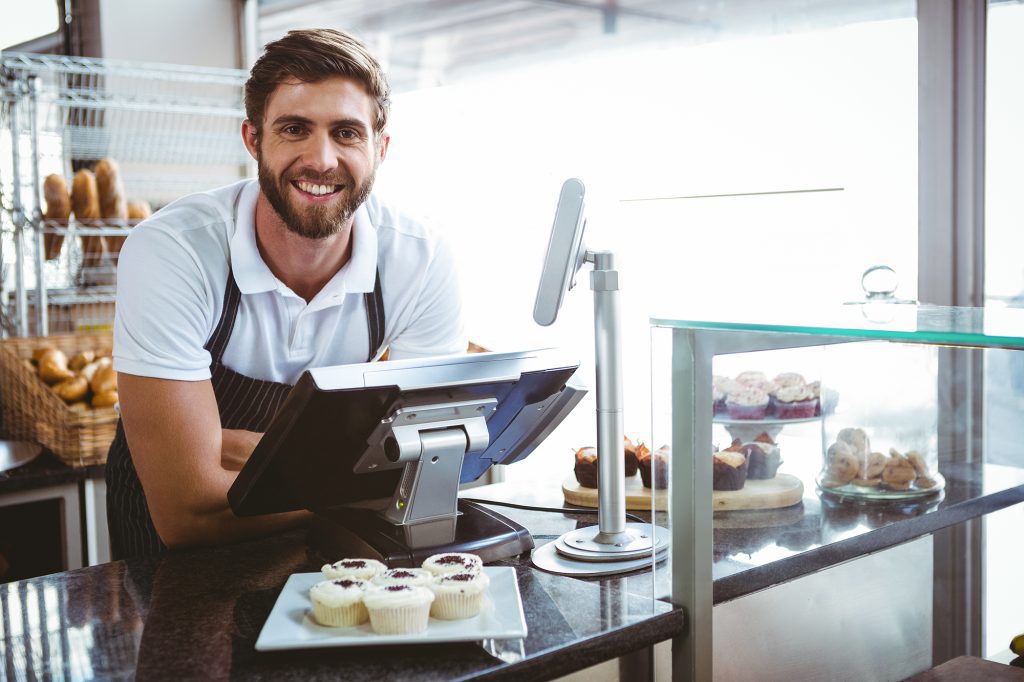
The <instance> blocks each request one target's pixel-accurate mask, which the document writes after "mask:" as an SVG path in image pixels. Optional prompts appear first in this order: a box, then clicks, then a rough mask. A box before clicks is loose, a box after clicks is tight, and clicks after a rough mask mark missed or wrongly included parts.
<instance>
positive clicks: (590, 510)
mask: <svg viewBox="0 0 1024 682" xmlns="http://www.w3.org/2000/svg"><path fill="white" fill-rule="evenodd" d="M459 499H460V500H465V501H466V502H476V503H477V504H493V505H495V506H498V507H512V508H513V509H525V510H527V511H539V512H553V513H556V514H564V513H566V512H572V513H573V514H581V513H582V514H596V513H597V512H598V510H597V509H594V508H592V507H535V506H533V505H529V504H519V503H517V502H498V501H496V500H481V499H479V498H476V497H460V498H459ZM626 518H627V519H629V520H631V521H636V522H637V523H648V521H647V520H646V519H642V518H640V517H639V516H637V515H636V514H630V513H629V512H626Z"/></svg>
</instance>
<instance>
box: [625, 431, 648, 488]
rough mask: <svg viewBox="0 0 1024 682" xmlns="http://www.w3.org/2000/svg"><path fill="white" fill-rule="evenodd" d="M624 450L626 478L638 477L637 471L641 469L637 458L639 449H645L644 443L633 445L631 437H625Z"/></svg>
mask: <svg viewBox="0 0 1024 682" xmlns="http://www.w3.org/2000/svg"><path fill="white" fill-rule="evenodd" d="M622 441H623V450H624V456H625V458H626V477H627V478H628V477H630V476H636V472H637V469H638V468H639V467H640V461H639V460H638V459H637V458H636V454H637V448H644V449H646V447H645V446H644V444H643V443H639V444H637V445H634V444H633V441H631V440H630V439H629V436H623V437H622Z"/></svg>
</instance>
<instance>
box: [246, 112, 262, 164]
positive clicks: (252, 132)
mask: <svg viewBox="0 0 1024 682" xmlns="http://www.w3.org/2000/svg"><path fill="white" fill-rule="evenodd" d="M258 136H259V129H258V128H257V127H256V126H254V125H253V124H252V122H251V121H250V120H249V119H245V120H244V121H242V142H243V143H244V144H245V148H246V149H248V150H249V156H251V157H252V158H253V159H255V160H257V161H258V160H259V158H258V154H257V153H256V138H257V137H258Z"/></svg>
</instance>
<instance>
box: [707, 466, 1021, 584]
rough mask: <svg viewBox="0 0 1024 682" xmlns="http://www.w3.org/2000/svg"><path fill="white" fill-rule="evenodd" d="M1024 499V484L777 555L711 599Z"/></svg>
mask: <svg viewBox="0 0 1024 682" xmlns="http://www.w3.org/2000/svg"><path fill="white" fill-rule="evenodd" d="M1020 502H1024V485H1020V486H1016V487H1014V488H1008V489H1006V490H1001V491H999V492H996V493H992V494H989V495H982V496H980V497H976V498H974V499H971V500H967V501H965V502H961V503H959V504H955V505H951V506H949V507H947V508H945V509H941V510H938V511H936V512H933V513H930V514H923V515H921V516H918V517H916V518H911V519H905V520H902V521H900V522H899V523H892V524H889V525H887V526H883V527H882V528H877V529H875V530H871V531H869V532H867V533H864V534H862V535H858V536H856V537H852V538H849V539H846V540H840V541H838V542H833V543H830V544H827V545H824V546H821V547H817V548H815V549H811V550H807V551H805V552H801V553H800V554H797V555H795V556H791V557H786V558H785V559H778V560H776V561H773V562H771V563H769V564H765V565H764V566H758V567H756V568H751V569H749V570H746V571H741V572H739V573H734V574H733V575H730V576H726V577H724V578H719V579H717V580H715V581H714V588H713V603H714V604H721V603H723V602H727V601H730V600H733V599H737V598H739V597H743V596H746V595H748V594H752V593H754V592H758V591H760V590H764V589H767V588H769V587H774V586H775V585H779V584H781V583H784V582H787V581H789V580H794V579H796V578H800V577H802V576H805V575H809V574H811V573H814V572H816V571H820V570H822V569H825V568H829V567H831V566H835V565H837V564H840V563H842V562H844V561H850V560H852V559H857V558H860V557H862V556H866V555H868V554H871V553H872V552H878V551H880V550H883V549H888V548H889V547H894V546H896V545H898V544H901V543H903V542H907V541H909V540H914V539H916V538H919V537H923V536H925V535H928V534H929V533H934V532H935V531H938V530H942V529H943V528H948V527H949V526H954V525H956V524H958V523H962V522H964V521H969V520H971V519H974V518H978V517H980V516H982V515H984V514H988V513H991V512H994V511H998V510H1000V509H1004V508H1006V507H1009V506H1012V505H1014V504H1018V503H1020Z"/></svg>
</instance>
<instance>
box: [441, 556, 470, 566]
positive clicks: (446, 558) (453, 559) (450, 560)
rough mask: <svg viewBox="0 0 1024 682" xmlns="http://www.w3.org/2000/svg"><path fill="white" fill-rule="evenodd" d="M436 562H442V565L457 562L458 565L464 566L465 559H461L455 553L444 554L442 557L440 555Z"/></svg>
mask: <svg viewBox="0 0 1024 682" xmlns="http://www.w3.org/2000/svg"><path fill="white" fill-rule="evenodd" d="M437 563H439V564H442V565H444V566H449V565H451V564H459V565H460V566H465V565H466V563H467V562H466V560H465V559H463V558H462V557H460V556H459V555H457V554H445V555H444V556H443V557H440V558H439V559H438V560H437Z"/></svg>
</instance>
